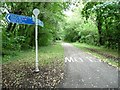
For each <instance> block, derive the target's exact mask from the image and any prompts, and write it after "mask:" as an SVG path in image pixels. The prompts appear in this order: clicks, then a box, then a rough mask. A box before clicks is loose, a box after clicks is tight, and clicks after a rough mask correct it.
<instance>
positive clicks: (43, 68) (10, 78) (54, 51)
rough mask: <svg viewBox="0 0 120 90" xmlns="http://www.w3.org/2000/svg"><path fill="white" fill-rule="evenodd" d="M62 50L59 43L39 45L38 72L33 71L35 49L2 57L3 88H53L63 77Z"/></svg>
mask: <svg viewBox="0 0 120 90" xmlns="http://www.w3.org/2000/svg"><path fill="white" fill-rule="evenodd" d="M63 52H64V50H63V48H62V46H61V45H60V43H56V44H53V45H50V46H44V47H40V48H39V55H38V56H39V69H40V72H38V73H34V70H35V50H28V51H22V52H17V54H16V56H13V57H12V56H5V57H3V63H2V76H3V77H2V78H3V83H2V86H3V88H11V90H12V88H55V87H56V86H57V85H58V84H59V82H60V80H61V79H63V62H64V59H63ZM6 59H7V60H6Z"/></svg>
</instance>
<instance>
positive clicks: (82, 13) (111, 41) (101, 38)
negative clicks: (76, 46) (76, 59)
mask: <svg viewBox="0 0 120 90" xmlns="http://www.w3.org/2000/svg"><path fill="white" fill-rule="evenodd" d="M78 4H79V5H80V3H78ZM76 8H77V9H76ZM76 8H75V9H74V10H72V11H71V12H72V13H73V14H72V15H71V16H70V15H69V17H66V20H67V21H68V22H66V23H65V24H66V25H65V30H66V33H65V34H66V35H65V40H66V41H70V42H76V41H79V42H84V43H88V44H94V45H104V46H106V47H108V48H114V49H117V48H118V42H119V40H120V37H119V35H120V32H119V26H120V23H119V20H120V15H119V14H120V12H119V8H120V2H119V1H113V2H102V3H101V2H87V3H85V5H84V7H83V8H82V10H81V9H80V8H81V7H79V6H76ZM78 8H79V9H78ZM70 17H71V18H70ZM84 17H85V18H84Z"/></svg>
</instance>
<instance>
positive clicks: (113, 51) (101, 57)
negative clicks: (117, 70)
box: [72, 43, 120, 67]
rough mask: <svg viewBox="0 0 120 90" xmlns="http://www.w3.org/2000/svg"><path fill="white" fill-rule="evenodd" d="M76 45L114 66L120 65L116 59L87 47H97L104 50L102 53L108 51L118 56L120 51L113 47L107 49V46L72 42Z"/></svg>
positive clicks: (107, 52)
mask: <svg viewBox="0 0 120 90" xmlns="http://www.w3.org/2000/svg"><path fill="white" fill-rule="evenodd" d="M72 44H73V45H74V46H75V47H77V48H80V49H81V50H83V51H85V52H87V53H90V54H92V55H94V56H95V57H97V58H100V59H101V60H102V61H104V62H106V63H108V64H110V65H112V66H115V67H120V66H118V62H116V61H114V60H113V59H110V58H106V57H104V56H103V55H100V54H98V53H96V52H92V51H90V50H88V49H87V48H90V49H95V50H97V51H99V52H102V53H106V54H109V55H112V56H114V57H118V52H117V51H116V50H112V49H107V48H104V47H102V46H101V47H98V46H93V45H88V44H85V43H72Z"/></svg>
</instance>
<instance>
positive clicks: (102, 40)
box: [0, 1, 120, 54]
mask: <svg viewBox="0 0 120 90" xmlns="http://www.w3.org/2000/svg"><path fill="white" fill-rule="evenodd" d="M72 5H74V7H72ZM71 7H72V8H71ZM1 8H6V9H7V10H9V12H10V13H14V14H19V15H26V16H32V14H33V13H32V11H33V9H34V8H38V9H39V10H40V14H39V17H38V18H39V19H40V20H41V21H43V22H44V27H39V32H38V40H39V46H45V45H49V44H51V43H52V42H55V41H56V40H61V39H64V40H65V41H69V42H76V41H77V42H81V43H87V44H92V45H104V46H106V47H108V48H113V49H117V48H118V42H119V40H120V37H119V35H120V32H119V28H120V23H119V20H120V15H119V14H120V13H119V8H120V2H119V1H113V2H87V3H85V2H84V3H82V2H75V3H73V2H71V3H66V2H64V3H63V2H54V3H53V2H36V3H35V2H34V3H33V2H26V3H25V2H19V3H18V2H14V3H13V2H6V3H5V2H3V3H0V10H1V13H2V14H1V15H0V16H1V17H0V18H1V26H2V49H3V50H2V51H3V54H4V53H7V52H9V51H11V50H22V49H28V48H33V47H34V46H35V30H34V29H35V26H34V25H20V24H13V23H7V22H6V20H5V15H6V13H4V12H3V10H2V9H1ZM0 28H1V27H0Z"/></svg>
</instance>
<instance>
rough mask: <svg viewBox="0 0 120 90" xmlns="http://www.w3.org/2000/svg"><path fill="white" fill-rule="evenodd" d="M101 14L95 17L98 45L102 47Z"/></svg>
mask: <svg viewBox="0 0 120 90" xmlns="http://www.w3.org/2000/svg"><path fill="white" fill-rule="evenodd" d="M101 17H102V16H101V14H99V15H97V28H98V33H99V44H100V45H103V41H102V20H101Z"/></svg>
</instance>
